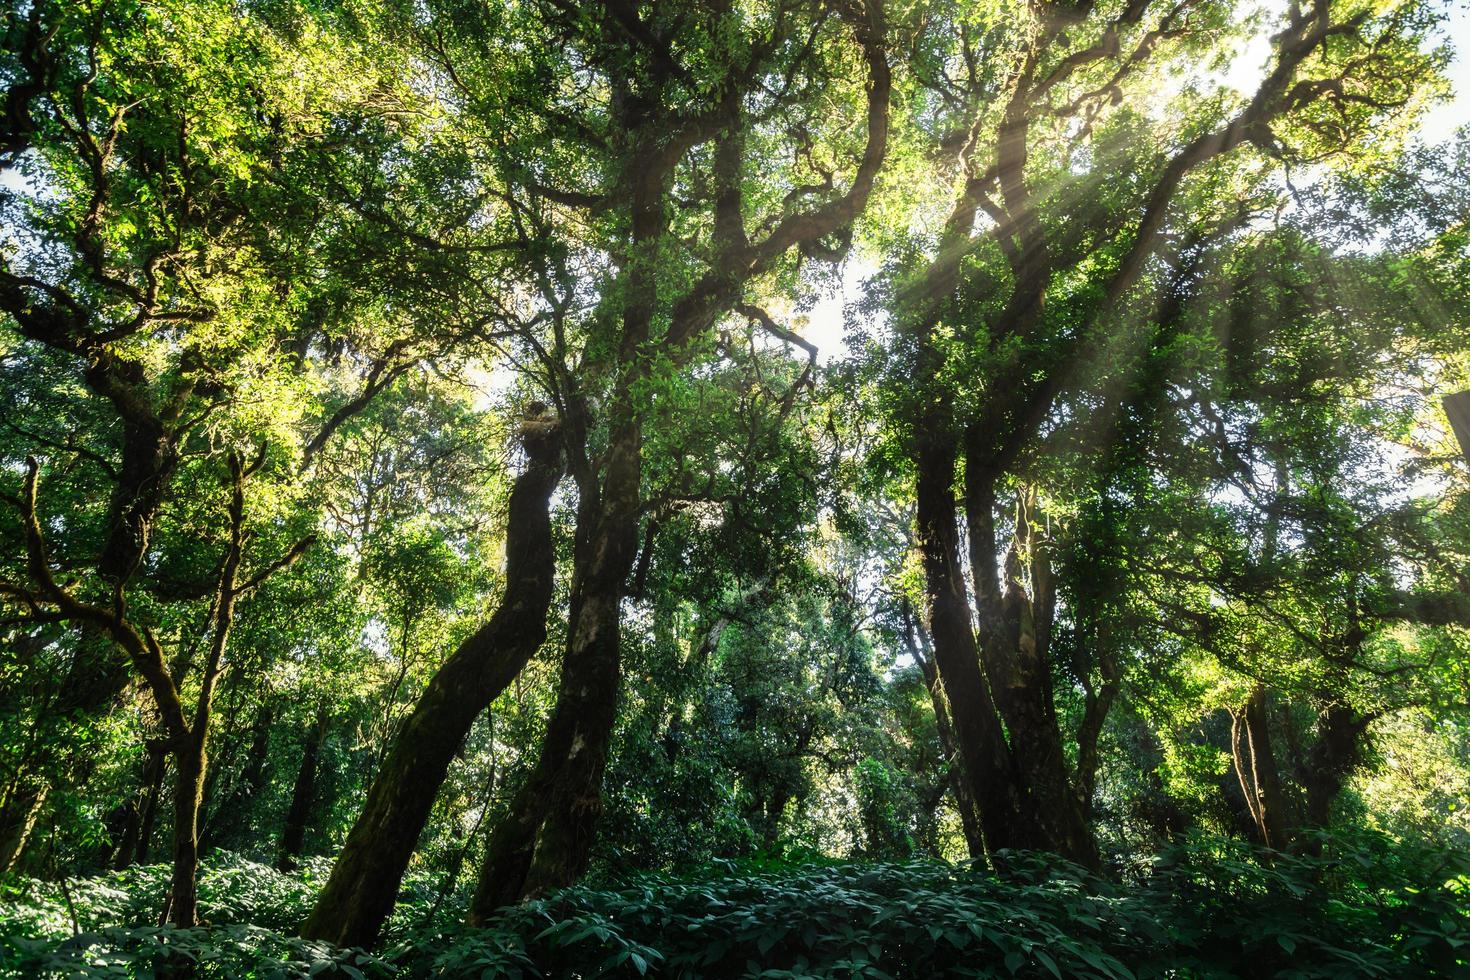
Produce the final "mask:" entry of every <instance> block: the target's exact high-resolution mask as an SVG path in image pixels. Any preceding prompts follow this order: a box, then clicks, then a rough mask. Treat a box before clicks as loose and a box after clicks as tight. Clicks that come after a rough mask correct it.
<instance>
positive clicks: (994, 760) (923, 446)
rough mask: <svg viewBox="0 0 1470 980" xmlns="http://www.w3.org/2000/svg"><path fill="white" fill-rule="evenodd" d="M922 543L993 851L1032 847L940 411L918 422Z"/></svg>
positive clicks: (930, 598)
mask: <svg viewBox="0 0 1470 980" xmlns="http://www.w3.org/2000/svg"><path fill="white" fill-rule="evenodd" d="M915 428H916V439H917V441H918V447H917V449H918V451H917V453H916V461H917V463H918V485H917V494H916V497H917V500H916V502H917V509H918V543H919V551H920V554H921V556H922V558H923V566H924V587H925V600H926V602H927V605H928V610H927V611H928V619H929V622H928V624H927V627H928V631H929V638H930V641H931V642H932V643H933V644H934V662H935V665H936V666H937V667H938V670H939V676H940V677H941V678H943V680H944V688H945V691H946V692H947V693H948V695H949V704H950V709H951V712H952V714H953V720H954V731H955V737H956V739H957V741H958V743H959V749H960V755H961V758H962V759H963V760H964V769H965V773H966V777H967V778H968V779H969V781H970V784H971V786H970V792H971V795H972V796H973V798H974V800H975V802H976V804H977V805H978V807H979V811H980V825H981V831H982V832H983V834H984V837H985V845H986V847H987V849H988V850H990V851H991V852H995V851H998V850H1002V849H1004V848H1014V847H1031V846H1034V845H1035V844H1036V840H1035V839H1034V837H1033V836H1032V833H1031V830H1032V828H1031V827H1030V826H1029V825H1028V824H1027V822H1026V820H1025V819H1024V817H1023V814H1024V811H1023V809H1022V804H1023V800H1022V798H1021V793H1020V787H1019V786H1018V784H1017V781H1016V772H1015V763H1014V760H1013V759H1012V758H1011V752H1010V748H1009V746H1007V744H1006V741H1005V734H1004V732H1003V731H1002V730H1001V726H1000V719H999V716H998V715H997V714H996V710H995V703H994V701H993V700H992V698H991V691H990V685H989V683H988V682H987V680H986V678H985V676H984V675H983V674H982V673H981V671H980V652H979V649H978V647H977V646H976V644H975V632H974V628H973V625H972V622H971V619H970V606H969V599H968V597H967V596H966V594H965V582H964V576H963V573H962V571H961V569H960V558H959V529H958V528H957V526H956V523H955V498H954V479H955V466H956V446H955V439H954V434H953V431H952V429H951V427H950V419H949V413H948V412H947V411H940V410H939V409H938V408H937V407H936V408H932V409H930V410H929V411H926V412H924V413H923V414H922V415H921V416H920V418H919V419H917V420H916V426H915Z"/></svg>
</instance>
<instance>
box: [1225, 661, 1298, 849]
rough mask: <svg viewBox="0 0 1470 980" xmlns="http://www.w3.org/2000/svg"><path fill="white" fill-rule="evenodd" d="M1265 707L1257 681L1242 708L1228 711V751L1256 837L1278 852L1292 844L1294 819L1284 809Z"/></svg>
mask: <svg viewBox="0 0 1470 980" xmlns="http://www.w3.org/2000/svg"><path fill="white" fill-rule="evenodd" d="M1266 709H1267V703H1266V689H1265V687H1263V686H1261V685H1260V684H1257V685H1256V686H1255V687H1254V688H1253V689H1252V690H1251V694H1250V697H1249V698H1248V699H1246V703H1245V707H1243V708H1240V709H1239V710H1236V711H1232V712H1231V713H1230V754H1231V761H1232V764H1233V765H1234V768H1235V776H1236V779H1237V780H1238V781H1239V783H1240V791H1241V794H1242V795H1243V796H1244V797H1245V804H1246V809H1247V810H1249V811H1250V818H1251V823H1252V825H1253V827H1254V831H1255V836H1256V840H1257V841H1258V842H1259V843H1261V844H1262V845H1264V846H1266V847H1270V848H1273V849H1275V850H1278V851H1279V850H1284V849H1285V848H1286V847H1287V846H1288V845H1289V844H1290V843H1291V838H1292V829H1293V828H1292V825H1293V823H1294V821H1293V820H1292V818H1291V815H1290V813H1289V812H1288V809H1287V802H1286V792H1285V790H1284V789H1283V788H1282V785H1281V773H1280V770H1279V768H1278V767H1277V765H1276V753H1275V750H1274V748H1273V746H1272V744H1271V728H1270V719H1269V717H1268V714H1267V710H1266Z"/></svg>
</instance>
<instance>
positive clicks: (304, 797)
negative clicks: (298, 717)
mask: <svg viewBox="0 0 1470 980" xmlns="http://www.w3.org/2000/svg"><path fill="white" fill-rule="evenodd" d="M330 723H331V716H329V715H328V714H327V712H326V711H325V710H320V711H318V712H317V716H316V721H314V722H313V723H312V726H311V728H310V730H309V731H308V732H307V735H306V744H305V746H303V749H302V753H301V766H300V768H298V769H297V770H296V781H295V783H293V784H292V786H291V806H290V807H289V808H287V810H286V823H285V826H284V827H283V828H282V829H281V848H280V853H279V854H278V855H277V857H276V868H277V869H278V870H280V871H295V870H296V861H297V859H298V858H300V857H301V855H302V852H304V851H305V850H306V827H307V823H308V821H309V819H310V817H311V805H312V804H313V803H314V802H316V779H317V775H318V773H319V771H320V770H321V755H322V746H323V745H324V744H326V741H327V731H328V729H329V728H330Z"/></svg>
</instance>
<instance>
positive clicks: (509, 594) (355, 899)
mask: <svg viewBox="0 0 1470 980" xmlns="http://www.w3.org/2000/svg"><path fill="white" fill-rule="evenodd" d="M530 424H533V425H536V426H539V428H537V429H534V430H532V429H530V428H529V427H528V433H527V437H526V439H525V446H526V452H527V455H528V457H529V460H530V464H529V466H528V467H527V469H526V471H525V472H524V473H522V474H521V475H520V476H519V477H517V478H516V482H515V486H514V487H513V488H512V490H511V495H510V506H509V510H508V513H507V524H506V535H505V556H506V569H505V575H506V586H505V594H504V596H503V597H502V598H501V601H500V605H499V607H498V608H497V609H496V610H495V613H494V614H493V615H492V616H491V617H490V619H489V621H487V622H486V623H485V625H484V626H482V627H481V628H480V629H479V630H477V631H476V632H475V633H474V634H473V635H472V636H470V637H469V638H468V639H467V640H465V641H464V642H463V643H461V644H460V646H459V649H457V650H456V651H455V652H454V654H453V655H452V656H450V658H449V659H448V660H446V661H445V662H444V665H443V666H442V667H440V668H439V670H438V672H436V673H435V675H434V677H433V678H432V679H431V680H430V681H429V685H428V687H427V688H426V689H425V690H424V693H423V694H422V695H421V696H420V698H419V700H418V703H417V704H416V705H414V708H413V711H412V712H410V713H409V716H408V718H407V719H406V720H405V721H404V723H403V726H402V728H401V729H400V732H399V735H398V738H397V740H396V741H395V742H394V744H393V747H392V749H391V750H390V751H389V752H388V755H387V756H386V757H385V758H384V760H383V763H382V765H381V766H380V767H379V769H378V773H377V776H376V778H375V779H374V780H373V785H372V787H371V788H370V789H369V790H368V797H367V802H366V803H365V804H364V805H363V809H362V813H361V814H360V815H359V816H358V818H357V822H356V823H355V824H354V825H353V827H352V832H351V833H349V834H348V835H347V843H346V844H345V845H344V846H343V848H342V853H341V855H340V856H339V857H338V859H337V864H336V865H335V866H334V867H333V868H332V876H331V878H329V879H328V881H327V885H326V887H325V888H324V889H323V890H322V893H321V896H320V898H318V900H317V904H316V907H315V908H314V909H313V910H312V914H311V918H310V919H309V920H308V921H307V923H306V928H305V929H304V930H303V933H304V935H306V936H308V937H309V938H312V939H322V940H326V941H328V942H331V943H334V944H336V945H339V946H363V947H367V946H370V945H372V943H373V942H375V941H376V940H377V937H378V933H379V931H380V930H381V929H382V927H383V922H384V921H386V920H387V918H388V915H389V913H390V912H392V910H393V903H394V901H395V900H396V898H397V896H398V886H399V884H400V883H401V882H402V880H403V872H404V871H405V870H406V869H407V867H408V862H409V859H410V858H411V857H412V856H413V849H414V846H415V845H416V844H417V843H418V839H419V835H420V834H421V833H422V832H423V829H424V824H425V823H426V822H427V821H428V818H429V811H430V810H431V809H432V807H433V805H434V798H435V796H436V794H437V793H438V791H439V787H440V785H441V784H442V783H443V782H444V777H445V775H446V774H447V773H448V771H449V764H450V762H451V761H452V760H453V758H454V756H455V754H456V753H458V752H459V750H460V747H461V746H462V745H463V744H464V740H465V736H466V735H468V734H469V730H470V728H471V726H472V725H473V724H474V721H475V719H476V718H477V717H478V716H479V715H480V713H481V712H483V711H484V710H485V709H486V708H487V707H488V706H489V705H490V703H491V702H492V701H494V700H495V698H496V697H497V696H498V695H499V694H500V692H501V691H503V690H505V688H506V687H507V685H509V684H510V682H511V681H512V680H514V679H515V677H516V675H517V674H519V673H520V671H521V668H522V667H524V666H525V664H526V662H527V661H528V660H530V658H531V657H532V655H534V654H535V652H536V651H537V650H538V649H539V648H540V646H541V644H542V642H543V641H544V640H545V639H546V616H547V612H548V610H549V609H550V607H551V597H552V591H553V586H554V579H555V573H556V566H555V556H554V553H553V549H552V540H551V515H550V499H551V493H552V491H553V490H554V489H555V488H556V485H557V483H558V482H559V481H560V480H561V475H562V461H561V449H560V444H559V432H558V430H557V429H556V428H555V427H554V426H551V425H549V424H547V423H544V422H540V421H539V420H537V421H535V422H533V423H530Z"/></svg>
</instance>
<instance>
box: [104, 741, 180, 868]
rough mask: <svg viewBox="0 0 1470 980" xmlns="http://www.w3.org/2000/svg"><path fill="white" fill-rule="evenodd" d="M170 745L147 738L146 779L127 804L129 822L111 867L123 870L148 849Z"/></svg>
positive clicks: (144, 764)
mask: <svg viewBox="0 0 1470 980" xmlns="http://www.w3.org/2000/svg"><path fill="white" fill-rule="evenodd" d="M167 758H168V748H167V746H166V745H165V744H164V743H162V742H161V741H157V740H154V739H149V740H148V758H147V759H146V760H145V761H144V763H143V778H142V779H141V780H140V781H139V785H138V793H137V796H136V798H135V799H134V800H133V802H132V805H130V806H129V807H128V815H127V823H126V824H125V825H124V827H123V832H122V836H121V838H120V840H119V841H118V845H117V851H116V852H115V853H114V854H113V858H112V866H113V868H114V869H116V870H118V871H121V870H123V869H124V868H128V867H131V866H132V865H133V864H135V863H138V862H139V861H141V860H142V855H146V854H147V851H148V840H147V837H148V835H149V834H151V833H152V832H153V815H154V812H155V810H156V808H157V805H158V791H159V788H160V787H161V786H162V784H163V770H164V761H165V760H166V759H167Z"/></svg>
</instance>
